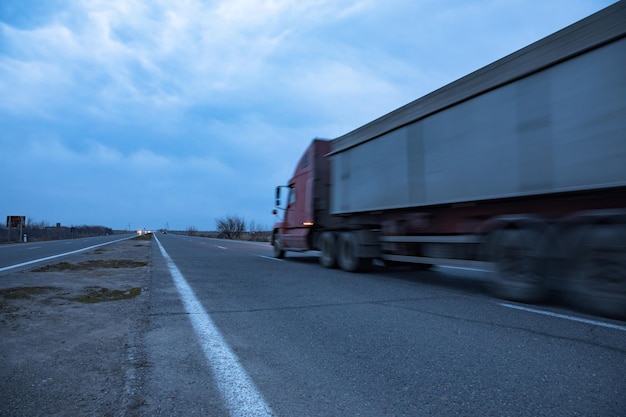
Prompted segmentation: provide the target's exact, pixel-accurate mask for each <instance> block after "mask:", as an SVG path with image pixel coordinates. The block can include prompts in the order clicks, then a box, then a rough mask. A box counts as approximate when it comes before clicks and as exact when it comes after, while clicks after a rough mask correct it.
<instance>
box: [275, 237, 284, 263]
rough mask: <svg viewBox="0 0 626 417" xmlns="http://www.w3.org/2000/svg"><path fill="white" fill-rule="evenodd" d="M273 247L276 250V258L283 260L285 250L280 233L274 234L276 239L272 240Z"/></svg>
mask: <svg viewBox="0 0 626 417" xmlns="http://www.w3.org/2000/svg"><path fill="white" fill-rule="evenodd" d="M272 242H273V243H272V245H273V248H274V258H278V259H282V258H284V257H285V250H284V249H283V248H282V246H281V237H280V232H276V233H274V238H273V239H272Z"/></svg>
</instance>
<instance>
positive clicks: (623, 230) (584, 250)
mask: <svg viewBox="0 0 626 417" xmlns="http://www.w3.org/2000/svg"><path fill="white" fill-rule="evenodd" d="M572 264H573V268H572V270H571V272H570V273H571V275H570V276H571V280H570V282H569V283H568V284H569V285H568V288H567V290H566V292H567V294H566V295H567V297H568V299H569V300H570V302H572V303H573V304H574V305H575V306H576V307H580V308H583V309H585V310H588V311H590V312H593V313H596V314H600V315H603V316H610V317H614V318H618V319H621V320H624V319H626V225H616V224H612V225H609V224H602V225H590V226H587V227H586V230H584V231H583V233H582V239H581V240H580V241H579V244H578V246H577V248H576V250H575V251H574V253H573V257H572Z"/></svg>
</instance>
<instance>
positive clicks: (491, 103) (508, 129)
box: [330, 38, 626, 214]
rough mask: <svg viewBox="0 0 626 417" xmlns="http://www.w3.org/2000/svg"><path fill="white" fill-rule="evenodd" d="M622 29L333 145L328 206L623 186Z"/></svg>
mask: <svg viewBox="0 0 626 417" xmlns="http://www.w3.org/2000/svg"><path fill="white" fill-rule="evenodd" d="M624 68H626V38H622V39H620V40H617V41H615V42H612V43H610V44H607V45H604V46H601V47H599V48H597V49H595V50H592V51H589V52H587V53H585V54H583V55H579V56H576V57H574V58H572V59H569V60H567V61H564V62H561V63H559V64H557V65H555V66H552V67H550V68H547V69H545V70H543V71H540V72H537V73H534V74H532V75H530V76H527V77H525V78H523V79H520V80H517V81H516V82H512V83H509V84H506V85H503V86H501V87H499V88H497V89H495V90H491V91H488V92H486V93H484V94H481V95H479V96H476V97H474V98H471V99H469V100H466V101H463V102H461V103H459V104H457V105H455V106H453V107H450V108H447V109H445V110H442V111H439V112H437V113H435V114H432V115H430V116H428V117H426V118H424V119H421V120H418V121H415V122H413V123H411V124H408V125H405V126H402V127H400V128H398V129H395V130H393V131H391V132H388V133H386V134H383V135H382V136H379V137H377V138H374V139H372V140H369V141H364V142H361V143H360V144H358V145H356V146H354V147H350V148H347V149H344V150H341V151H339V152H338V153H333V154H332V155H331V156H330V158H331V172H332V173H333V179H332V181H331V183H332V184H333V187H332V191H331V212H332V214H346V213H357V212H371V211H377V210H387V209H401V208H402V209H403V208H412V207H422V206H429V205H439V204H450V203H462V202H471V201H480V200H483V201H484V200H489V199H498V198H507V197H520V196H527V195H539V194H547V193H558V192H564V191H575V190H583V189H587V190H589V189H601V188H608V187H619V186H626V100H624V97H626V71H624Z"/></svg>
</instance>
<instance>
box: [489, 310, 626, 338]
mask: <svg viewBox="0 0 626 417" xmlns="http://www.w3.org/2000/svg"><path fill="white" fill-rule="evenodd" d="M498 304H500V305H501V306H502V307H506V308H513V309H516V310H522V311H528V312H530V313H536V314H543V315H545V316H550V317H557V318H560V319H565V320H571V321H578V322H580V323H587V324H593V325H594V326H601V327H606V328H609V329H615V330H621V331H624V332H626V326H620V325H619V324H611V323H603V322H601V321H597V320H588V319H583V318H580V317H574V316H568V315H566V314H558V313H552V312H550V311H543V310H537V309H534V308H528V307H522V306H517V305H515V304H507V303H498Z"/></svg>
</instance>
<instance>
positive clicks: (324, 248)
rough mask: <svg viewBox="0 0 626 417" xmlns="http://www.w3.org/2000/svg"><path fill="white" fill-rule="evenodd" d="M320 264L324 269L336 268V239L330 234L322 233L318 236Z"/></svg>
mask: <svg viewBox="0 0 626 417" xmlns="http://www.w3.org/2000/svg"><path fill="white" fill-rule="evenodd" d="M320 252H321V253H320V264H322V266H324V267H326V268H335V267H336V266H337V238H336V237H335V234H334V233H332V232H324V233H322V236H320Z"/></svg>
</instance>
